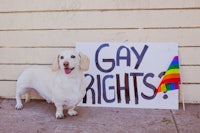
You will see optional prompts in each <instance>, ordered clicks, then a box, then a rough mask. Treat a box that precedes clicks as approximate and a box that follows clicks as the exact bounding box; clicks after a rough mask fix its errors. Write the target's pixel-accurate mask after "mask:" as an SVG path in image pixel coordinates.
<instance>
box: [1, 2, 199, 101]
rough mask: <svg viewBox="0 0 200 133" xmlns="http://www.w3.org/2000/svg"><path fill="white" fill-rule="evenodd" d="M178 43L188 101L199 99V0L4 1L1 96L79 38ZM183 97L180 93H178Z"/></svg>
mask: <svg viewBox="0 0 200 133" xmlns="http://www.w3.org/2000/svg"><path fill="white" fill-rule="evenodd" d="M102 41H109V42H112V41H113V42H124V41H128V42H178V44H179V56H180V62H181V72H182V80H183V85H182V87H181V89H182V91H181V92H182V93H183V95H184V97H185V101H186V102H188V103H196V102H198V103H200V78H199V75H200V59H199V58H200V1H199V0H43V1H38V0H15V1H10V0H1V1H0V97H3V98H13V97H14V96H15V84H16V79H17V77H18V76H19V74H20V73H21V72H22V71H23V70H24V69H25V68H27V67H29V66H30V65H50V64H51V63H52V61H53V59H54V58H55V56H56V54H57V53H58V52H59V51H60V50H62V49H66V48H74V46H75V43H76V42H102ZM180 98H181V97H180Z"/></svg>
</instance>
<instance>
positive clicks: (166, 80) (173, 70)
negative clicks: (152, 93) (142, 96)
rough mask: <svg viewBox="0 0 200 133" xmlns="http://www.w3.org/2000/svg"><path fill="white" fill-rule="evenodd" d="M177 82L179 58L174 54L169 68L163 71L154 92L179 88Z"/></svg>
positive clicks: (178, 77) (178, 78)
mask: <svg viewBox="0 0 200 133" xmlns="http://www.w3.org/2000/svg"><path fill="white" fill-rule="evenodd" d="M179 83H180V69H179V59H178V56H175V57H174V59H173V60H172V62H171V64H170V66H169V68H168V69H167V71H166V72H165V74H164V76H163V78H162V81H161V83H160V84H159V86H158V88H157V89H156V93H158V92H166V91H170V90H176V89H179Z"/></svg>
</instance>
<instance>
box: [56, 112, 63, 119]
mask: <svg viewBox="0 0 200 133" xmlns="http://www.w3.org/2000/svg"><path fill="white" fill-rule="evenodd" d="M56 118H57V119H63V118H64V114H63V113H61V112H56Z"/></svg>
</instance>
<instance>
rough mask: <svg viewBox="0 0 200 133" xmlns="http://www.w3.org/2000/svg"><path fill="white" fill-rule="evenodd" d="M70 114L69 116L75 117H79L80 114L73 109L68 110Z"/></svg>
mask: <svg viewBox="0 0 200 133" xmlns="http://www.w3.org/2000/svg"><path fill="white" fill-rule="evenodd" d="M68 114H69V115H70V116H75V115H78V112H77V111H75V110H73V109H69V110H68Z"/></svg>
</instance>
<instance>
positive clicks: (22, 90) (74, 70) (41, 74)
mask: <svg viewBox="0 0 200 133" xmlns="http://www.w3.org/2000/svg"><path fill="white" fill-rule="evenodd" d="M89 62H90V61H89V58H88V57H87V56H86V55H84V54H82V53H77V52H76V51H75V50H66V51H62V52H61V53H60V54H59V55H58V56H57V58H56V60H55V62H54V63H53V65H52V69H51V68H48V67H41V66H40V67H39V66H37V67H31V68H28V69H26V70H25V71H24V72H23V73H22V74H21V75H20V76H19V78H18V80H17V85H16V103H17V104H16V106H15V108H16V109H18V110H19V109H22V108H23V104H22V101H21V96H22V95H23V94H29V92H30V91H33V90H34V91H36V92H37V93H39V94H40V95H41V96H42V97H43V98H44V99H46V101H47V102H49V103H50V102H52V103H54V104H55V106H56V114H55V115H56V118H58V119H59V118H63V117H64V114H63V110H64V109H68V114H69V115H70V116H73V115H77V112H76V111H75V110H74V108H75V107H76V105H77V104H78V103H79V102H80V101H81V100H82V98H83V97H84V95H85V93H86V87H85V78H84V75H83V71H87V70H88V69H89ZM29 100H30V97H28V96H27V97H26V101H29Z"/></svg>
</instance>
